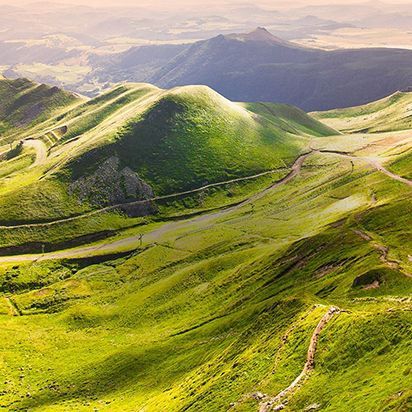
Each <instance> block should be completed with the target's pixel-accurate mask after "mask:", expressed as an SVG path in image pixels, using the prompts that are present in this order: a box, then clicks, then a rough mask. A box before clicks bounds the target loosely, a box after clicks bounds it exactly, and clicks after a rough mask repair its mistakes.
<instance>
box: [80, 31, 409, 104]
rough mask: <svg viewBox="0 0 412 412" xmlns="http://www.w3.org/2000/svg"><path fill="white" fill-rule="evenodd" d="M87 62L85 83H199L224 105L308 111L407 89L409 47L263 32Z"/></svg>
mask: <svg viewBox="0 0 412 412" xmlns="http://www.w3.org/2000/svg"><path fill="white" fill-rule="evenodd" d="M91 64H92V66H93V67H94V70H93V71H92V73H91V74H90V75H89V78H88V80H89V81H92V80H93V81H96V80H97V81H98V82H99V83H101V82H110V83H111V82H119V81H139V82H141V81H145V82H150V83H153V84H155V85H157V86H160V87H166V88H170V87H175V86H182V85H189V84H204V85H207V86H210V87H212V88H213V89H215V90H216V91H217V92H219V93H221V94H223V95H224V96H225V97H227V98H229V99H231V100H237V101H267V102H281V103H288V104H293V105H296V106H298V107H300V108H302V109H304V110H308V111H309V110H326V109H330V108H337V107H347V106H355V105H359V104H364V103H367V102H370V101H373V100H377V99H380V98H382V97H384V96H387V95H389V94H391V93H393V92H395V91H397V90H402V89H405V88H407V87H408V86H410V85H412V51H410V50H404V49H388V48H370V49H342V50H335V51H325V50H320V49H312V48H305V47H301V46H298V45H296V44H294V43H291V42H287V41H284V40H282V39H279V38H277V37H275V36H273V35H272V34H271V33H269V32H268V31H267V30H266V29H264V28H257V29H256V30H255V31H253V32H251V33H248V34H232V35H219V36H217V37H213V38H211V39H209V40H205V41H199V42H195V43H193V44H189V45H161V46H157V45H154V46H143V47H136V48H132V49H130V50H128V51H127V52H124V53H120V54H116V55H114V56H112V57H111V58H110V59H109V60H108V59H107V56H106V57H105V58H104V59H103V58H101V59H99V58H94V59H93V61H92V62H91Z"/></svg>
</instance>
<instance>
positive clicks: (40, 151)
mask: <svg viewBox="0 0 412 412" xmlns="http://www.w3.org/2000/svg"><path fill="white" fill-rule="evenodd" d="M28 142H30V143H28ZM25 144H27V145H28V146H30V147H33V148H35V150H36V153H37V157H36V161H35V163H33V165H31V166H30V168H31V167H34V166H38V165H39V164H42V163H44V162H45V161H46V159H47V148H46V145H45V144H44V143H43V142H41V141H40V140H26V141H25ZM313 153H325V154H333V155H336V156H339V157H343V158H347V159H351V160H364V161H365V162H367V163H369V164H370V165H371V166H373V168H374V169H376V170H377V171H380V172H382V173H384V174H386V175H387V176H389V177H391V178H392V179H394V180H397V181H399V182H401V183H405V184H407V185H408V186H410V187H412V181H411V180H408V179H406V178H403V177H401V176H399V175H397V174H395V173H393V172H391V171H389V170H388V169H386V168H385V167H383V166H382V164H381V163H379V161H378V160H377V159H374V158H370V157H360V156H359V157H358V156H353V155H351V154H349V153H344V152H339V151H334V150H324V149H311V151H310V152H308V153H305V154H302V155H300V156H299V157H298V158H297V159H296V160H295V162H294V163H293V165H292V166H291V171H290V172H289V173H288V174H287V175H286V176H285V177H284V178H282V179H280V180H279V181H277V182H276V183H275V184H274V185H272V186H270V187H269V188H267V189H265V190H263V191H262V192H259V193H257V194H256V195H253V196H251V197H250V198H248V199H246V200H245V201H243V202H240V203H239V204H237V205H235V206H233V208H235V209H236V208H238V207H242V206H244V205H245V204H248V203H251V202H253V201H255V200H258V199H260V198H261V197H263V196H265V194H266V193H267V192H268V191H271V190H273V189H274V188H276V187H278V186H281V185H283V184H285V183H288V182H289V181H290V180H292V179H293V178H294V177H296V175H297V174H299V173H300V170H301V168H302V165H303V163H304V162H305V160H306V159H307V157H308V156H310V155H311V154H313ZM279 171H280V169H273V170H268V171H266V172H262V173H258V174H255V175H251V176H246V177H240V178H236V179H231V180H226V181H223V182H217V183H211V184H208V185H205V186H201V187H199V188H196V189H192V190H187V191H183V192H177V193H171V194H169V195H164V196H155V197H153V198H150V199H145V200H138V201H135V202H126V203H118V204H115V205H111V206H107V207H103V208H101V209H97V210H93V211H91V212H86V213H83V214H80V215H76V216H71V217H67V218H63V219H56V220H52V221H50V222H34V223H25V224H18V225H12V224H11V225H2V226H0V229H2V230H7V229H10V230H12V229H32V228H36V227H50V226H53V225H58V224H61V223H69V222H73V221H77V220H80V219H84V218H87V217H92V216H95V215H99V214H101V213H105V212H112V211H116V210H118V209H121V208H122V207H124V206H138V205H145V204H148V203H151V202H156V201H161V200H168V199H174V198H179V197H182V196H187V195H191V194H195V193H200V192H202V191H204V190H207V189H210V188H213V187H220V186H225V185H227V184H232V183H238V182H245V181H248V180H254V179H258V178H259V177H263V176H267V175H270V174H274V173H276V172H279ZM230 210H233V209H232V207H226V208H225V207H222V211H223V212H224V211H230ZM217 213H220V212H217Z"/></svg>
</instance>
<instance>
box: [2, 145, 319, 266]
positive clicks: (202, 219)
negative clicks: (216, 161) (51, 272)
mask: <svg viewBox="0 0 412 412" xmlns="http://www.w3.org/2000/svg"><path fill="white" fill-rule="evenodd" d="M311 153H312V152H309V153H305V154H303V155H300V156H299V157H298V158H297V159H296V160H295V162H294V163H293V165H292V167H291V171H290V172H289V173H288V174H287V175H286V176H285V177H283V178H282V179H280V180H278V181H276V182H275V183H274V184H273V185H271V186H270V187H268V188H267V189H265V190H263V191H261V192H259V193H256V194H254V195H253V196H251V197H249V198H248V199H246V200H244V201H243V202H241V203H238V204H236V205H234V206H230V207H226V208H222V209H221V210H219V211H217V212H214V213H209V214H205V215H200V216H197V217H195V218H192V219H186V220H182V221H173V222H170V223H166V224H164V225H162V226H161V227H159V228H158V229H155V230H153V231H151V232H149V233H146V234H145V235H144V240H145V242H146V243H153V242H155V241H156V240H158V238H159V237H160V236H162V235H164V234H165V233H167V232H170V231H174V230H177V229H183V228H185V227H188V226H191V225H193V224H194V223H206V222H210V221H213V220H216V219H218V218H220V217H222V216H225V215H227V214H229V213H231V212H233V211H235V210H238V209H240V208H241V207H244V206H246V205H248V204H251V203H252V202H255V201H256V200H259V199H261V198H262V197H264V196H265V195H266V194H268V193H269V192H271V191H272V190H274V189H276V188H278V187H280V186H282V185H285V184H286V183H288V182H290V181H291V180H292V179H293V178H294V177H296V176H297V175H298V174H299V173H300V170H301V168H302V165H303V163H304V162H305V160H306V158H307V157H308V156H309V155H310V154H311ZM199 190H200V189H196V191H199ZM171 196H173V195H170V197H171ZM65 221H67V220H65ZM69 221H70V220H69ZM50 224H52V223H47V224H46V225H50ZM23 227H36V226H33V225H25V226H23ZM6 228H10V227H7V226H6ZM139 243H140V235H134V236H130V237H126V238H124V239H120V240H117V241H113V242H110V243H106V244H100V245H91V246H85V247H81V248H76V249H72V250H63V251H60V252H54V253H48V254H44V255H23V256H2V257H0V262H1V263H5V262H34V261H43V260H58V259H68V258H75V257H80V256H85V255H86V256H90V255H91V254H93V253H96V252H99V253H101V254H106V253H110V252H116V251H117V250H119V249H122V250H124V249H126V248H130V249H133V248H136V247H137V246H138V244H139Z"/></svg>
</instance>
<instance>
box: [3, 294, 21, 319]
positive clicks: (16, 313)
mask: <svg viewBox="0 0 412 412" xmlns="http://www.w3.org/2000/svg"><path fill="white" fill-rule="evenodd" d="M4 299H5V300H6V303H7V306H8V307H9V313H10V316H21V312H20V310H19V309H18V307H17V306H16V304H15V303H14V302H13V301H12V300H11V298H9V297H8V296H5V297H4Z"/></svg>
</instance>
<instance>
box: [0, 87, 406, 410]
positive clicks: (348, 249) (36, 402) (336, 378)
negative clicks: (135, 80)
mask: <svg viewBox="0 0 412 412" xmlns="http://www.w3.org/2000/svg"><path fill="white" fill-rule="evenodd" d="M1 82H2V81H1V80H0V83H1ZM18 85H19V83H18V84H17V85H16V86H15V87H17V86H18ZM2 87H3V86H2ZM32 87H36V86H32ZM59 93H62V94H63V95H64V97H62V98H61V100H60V103H59V105H56V101H55V100H53V101H50V105H48V104H47V100H46V101H44V102H43V104H44V105H45V107H49V108H50V109H47V111H45V112H44V114H42V115H41V116H40V117H37V118H36V119H34V120H31V121H30V123H27V124H25V125H24V126H22V125H19V126H18V127H17V126H13V127H14V129H13V131H12V132H10V133H11V134H10V135H8V134H7V133H9V132H6V134H5V140H4V145H3V146H2V147H1V148H0V153H1V152H2V150H4V151H5V153H6V156H3V157H2V158H1V161H0V245H1V247H0V342H1V343H0V345H1V351H0V354H1V355H0V373H1V376H2V379H1V380H0V408H2V409H4V410H7V411H9V410H10V411H42V412H43V411H46V412H48V411H110V412H111V411H119V412H120V411H130V412H134V411H147V412H149V411H156V412H157V411H165V412H166V411H167V412H169V411H210V412H215V411H250V412H252V411H256V412H257V411H259V407H260V406H259V402H260V401H259V399H257V397H256V394H257V393H262V394H266V395H268V396H275V395H277V394H278V393H279V392H281V391H282V390H283V389H285V388H286V387H288V386H289V385H290V384H291V382H293V381H294V379H295V378H296V377H297V376H298V375H299V374H300V373H301V371H302V369H303V366H304V364H305V360H306V358H307V351H308V347H309V346H310V342H311V337H312V334H313V332H314V330H315V328H316V326H317V325H318V323H319V321H320V319H321V318H322V316H323V315H324V314H325V313H326V312H327V310H328V308H329V307H331V306H335V307H338V308H339V309H340V312H339V313H338V314H337V315H335V316H334V317H333V318H332V319H331V320H330V321H329V322H328V323H327V325H326V326H325V327H324V328H323V330H322V331H321V333H320V335H319V341H318V344H317V350H316V354H315V363H314V368H313V370H312V371H311V372H310V373H309V374H308V376H307V377H306V379H305V380H304V381H303V382H302V384H301V385H299V386H298V387H297V388H296V389H295V390H293V391H291V392H289V393H288V394H287V395H286V396H285V397H283V398H282V400H281V402H279V404H280V403H281V404H282V407H283V410H285V411H287V412H289V411H290V412H292V411H293V412H295V411H315V410H316V411H318V410H319V411H330V412H334V411H348V412H349V411H350V412H353V411H355V412H356V411H362V412H364V411H376V412H378V411H405V412H406V411H409V410H410V409H411V408H412V391H411V388H412V368H411V366H410V365H411V360H412V357H411V351H410V347H411V343H412V329H411V321H412V312H411V309H412V301H411V290H412V279H411V278H412V213H411V194H412V182H411V180H410V179H411V176H412V163H411V162H410V153H411V148H412V140H411V139H410V130H409V128H408V127H409V126H408V124H407V123H405V122H403V123H402V124H403V125H404V126H405V127H401V126H400V122H399V120H398V119H399V117H400V116H401V114H399V116H398V117H397V116H396V115H395V114H394V115H393V119H394V123H393V129H391V128H390V126H389V123H388V125H387V127H386V128H385V129H384V128H382V129H381V130H369V126H368V125H367V124H362V125H361V124H360V120H359V113H363V115H365V116H366V113H368V114H367V115H368V116H372V114H373V116H374V117H375V123H376V125H378V124H384V122H385V119H387V113H396V112H397V111H398V110H399V111H401V109H399V107H401V106H402V104H403V103H402V102H403V100H404V99H406V97H402V98H400V100H399V99H395V98H391V99H392V100H391V99H389V100H388V101H384V102H378V103H375V104H371V105H368V106H367V107H360V108H357V109H356V110H355V109H348V110H347V111H345V112H341V111H339V114H336V113H338V112H336V113H335V112H333V113H318V114H316V115H315V116H314V117H310V116H309V115H307V114H305V113H303V112H301V111H300V110H298V109H295V108H293V107H290V106H285V105H275V104H263V103H254V104H251V103H233V102H230V101H228V100H226V99H224V98H223V97H221V96H219V95H218V94H217V93H215V92H213V91H212V90H211V89H208V88H206V87H200V86H191V87H183V88H176V89H172V90H160V89H157V88H155V87H153V86H150V85H142V84H125V85H121V86H118V87H116V88H115V89H113V90H111V91H110V92H107V93H105V94H103V95H101V96H99V97H97V98H95V99H92V100H85V99H83V98H80V97H78V96H73V95H70V94H67V93H66V92H59ZM406 95H407V97H409V98H410V95H408V94H406ZM53 99H54V97H53ZM33 104H34V103H33ZM399 105H401V106H399ZM57 106H58V107H57ZM402 107H403V106H402ZM4 110H6V109H4ZM7 110H11V109H7ZM382 110H384V113H383V114H382ZM13 113H14V112H13ZM12 116H16V118H17V116H18V114H15V115H14V114H12ZM381 116H383V117H382V118H381ZM338 117H339V119H340V120H339V121H337V120H336V119H337V118H338ZM342 119H343V120H342ZM346 119H349V120H346ZM320 120H321V121H324V122H325V123H321V122H320ZM365 121H366V120H365ZM342 122H343V123H342ZM349 122H350V123H351V126H350V127H346V126H344V127H342V124H345V125H346V124H347V123H348V124H349ZM355 124H356V126H355ZM7 127H9V126H7ZM16 127H17V129H16ZM9 130H11V129H9ZM12 133H14V134H12ZM8 136H14V137H13V139H14V140H13V141H14V142H15V144H17V143H16V142H18V141H19V140H23V145H22V148H21V153H18V154H17V156H15V157H10V156H7V153H9V152H10V150H13V147H12V148H10V145H9V140H10V139H11V138H10V139H9V137H8ZM16 136H19V137H18V138H16ZM29 137H30V138H32V139H34V140H35V141H39V142H41V143H40V144H33V142H31V143H30V140H27V139H28V138H29ZM2 142H3V140H2ZM112 159H115V161H113V160H112ZM136 175H137V176H138V177H139V179H136V178H134V177H133V176H136ZM102 176H103V177H104V179H103V181H102ZM110 176H117V178H116V179H112V178H111V177H110ZM402 179H403V180H402ZM408 179H409V180H408ZM408 182H410V184H409V183H408ZM103 183H104V184H103ZM132 184H134V185H135V186H136V187H138V188H141V190H140V191H138V190H135V191H131V190H130V188H129V186H132ZM73 187H75V188H76V190H74V189H73ZM96 188H97V189H99V190H97V189H96ZM107 188H109V190H107V191H106V189H107ZM100 189H101V190H100ZM273 410H274V409H273Z"/></svg>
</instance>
